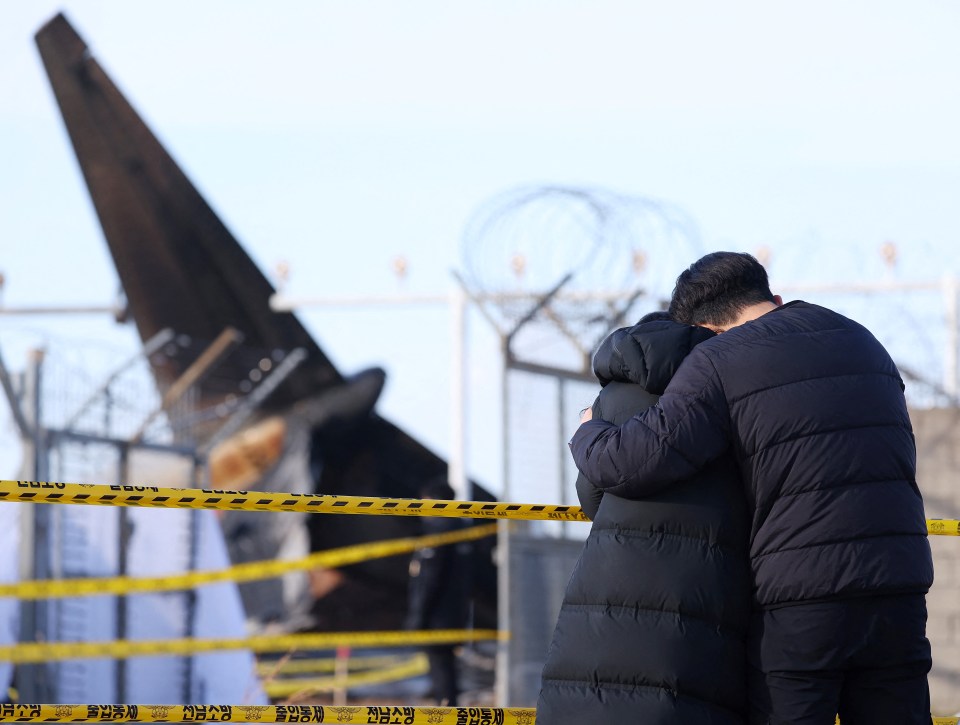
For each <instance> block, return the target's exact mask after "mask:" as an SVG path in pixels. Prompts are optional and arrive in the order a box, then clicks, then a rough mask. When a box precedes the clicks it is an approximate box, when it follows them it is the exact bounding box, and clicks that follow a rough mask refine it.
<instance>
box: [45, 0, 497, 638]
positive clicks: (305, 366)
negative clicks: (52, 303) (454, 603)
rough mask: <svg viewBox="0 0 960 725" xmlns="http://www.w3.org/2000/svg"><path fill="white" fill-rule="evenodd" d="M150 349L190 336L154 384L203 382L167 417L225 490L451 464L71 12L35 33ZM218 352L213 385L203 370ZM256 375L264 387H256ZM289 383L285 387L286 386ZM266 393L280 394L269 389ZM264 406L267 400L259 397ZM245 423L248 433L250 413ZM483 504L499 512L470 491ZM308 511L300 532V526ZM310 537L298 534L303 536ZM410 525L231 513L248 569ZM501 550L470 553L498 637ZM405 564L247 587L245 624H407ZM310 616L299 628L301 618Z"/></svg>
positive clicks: (411, 484)
mask: <svg viewBox="0 0 960 725" xmlns="http://www.w3.org/2000/svg"><path fill="white" fill-rule="evenodd" d="M36 42H37V46H38V48H39V51H40V56H41V58H42V60H43V64H44V66H45V68H46V72H47V75H48V77H49V79H50V83H51V85H52V87H53V91H54V94H55V96H56V100H57V103H58V105H59V107H60V112H61V114H62V116H63V120H64V123H65V124H66V128H67V132H68V133H69V136H70V140H71V142H72V144H73V149H74V152H75V154H76V158H77V161H78V162H79V164H80V169H81V170H82V172H83V176H84V179H85V181H86V185H87V188H88V190H89V192H90V197H91V199H92V201H93V205H94V207H95V208H96V212H97V216H98V217H99V221H100V225H101V226H102V228H103V233H104V236H105V237H106V241H107V245H108V246H109V249H110V253H111V255H112V257H113V261H114V264H115V266H116V269H117V273H118V275H119V278H120V283H121V285H122V287H123V291H124V295H125V297H126V305H127V308H126V312H127V314H128V316H129V318H132V320H133V322H134V323H135V324H136V327H137V331H138V333H139V336H140V338H141V340H143V341H144V342H145V343H146V342H147V341H151V340H155V339H156V338H157V336H158V335H161V334H162V333H163V331H165V330H172V331H174V332H175V334H176V338H175V339H176V343H177V344H168V345H166V346H165V347H164V348H162V349H161V351H159V352H157V353H154V354H152V355H151V356H150V357H149V362H150V368H151V371H152V373H153V376H154V379H155V381H156V383H157V386H158V388H159V390H160V391H162V392H169V391H170V389H171V387H172V386H177V385H183V384H184V380H187V381H188V383H190V398H191V402H192V405H191V406H190V408H189V410H188V409H187V408H186V406H172V407H170V408H169V409H168V410H167V411H166V413H167V417H168V419H169V421H170V424H171V426H172V428H173V429H174V431H175V434H176V435H177V436H179V439H180V441H181V442H189V443H191V444H194V445H196V447H197V450H198V451H199V452H201V453H208V456H207V458H208V463H209V466H208V471H209V478H210V483H211V485H212V486H214V487H216V488H230V489H246V488H250V489H255V490H274V491H289V492H291V493H323V494H340V495H355V496H385V497H409V498H418V497H419V493H420V491H421V489H422V487H423V485H424V483H425V482H430V481H437V480H443V479H445V478H446V476H447V464H446V462H445V461H444V460H442V459H441V458H440V457H438V456H437V455H435V454H434V453H433V452H431V451H430V450H428V449H427V448H426V447H424V446H423V445H421V444H420V443H419V442H418V441H416V440H415V439H414V438H412V437H411V436H409V435H408V434H406V433H405V432H403V431H402V430H400V429H399V428H398V427H397V426H395V425H394V424H392V423H390V422H389V421H387V420H385V419H384V418H382V417H381V416H379V415H378V414H377V413H376V412H375V406H376V402H377V398H378V396H379V394H380V392H381V389H382V387H383V383H384V379H385V373H384V371H383V370H381V369H371V370H366V371H363V372H360V373H358V374H355V375H352V376H345V375H343V374H342V373H341V372H340V371H338V370H337V369H336V368H335V367H334V365H333V364H332V363H331V362H330V360H329V359H328V358H327V356H326V355H324V353H323V351H322V350H321V349H320V347H319V346H318V345H317V343H316V342H315V341H314V340H313V338H312V337H311V336H310V334H309V333H308V332H307V331H306V330H305V329H304V328H303V326H302V325H301V324H300V322H299V321H298V320H297V318H296V317H295V316H294V315H293V314H292V313H289V312H276V311H274V310H272V309H271V307H270V304H269V300H270V297H271V296H272V295H273V293H274V289H273V287H272V286H271V284H270V283H269V282H268V281H267V279H266V278H265V277H264V275H263V274H262V273H261V272H260V270H259V269H258V268H257V267H256V265H255V264H254V263H253V261H252V260H251V259H250V257H249V256H247V254H246V252H244V250H243V249H242V247H241V246H240V244H239V243H238V242H237V240H236V239H235V238H234V236H233V235H232V234H231V233H230V231H229V230H228V229H227V227H226V226H225V225H224V224H223V222H221V220H220V219H219V218H218V217H217V215H216V214H215V213H214V212H213V210H212V209H211V208H210V206H209V205H208V204H207V202H206V201H205V200H204V199H203V197H201V195H200V194H199V192H198V191H197V190H196V188H195V187H194V186H193V184H192V183H191V182H190V180H189V179H188V178H187V177H186V176H185V175H184V173H183V172H182V171H181V170H180V168H179V167H178V166H177V164H176V163H175V162H174V160H173V159H172V158H171V156H170V155H169V154H168V153H167V151H166V150H165V149H164V148H163V146H162V145H161V144H160V142H159V141H158V140H157V138H156V137H155V136H154V134H153V133H152V132H151V131H150V129H149V128H148V127H147V125H146V124H145V123H144V122H143V120H142V119H141V118H140V117H139V115H138V114H137V113H136V111H135V110H134V109H133V108H132V107H131V105H130V104H129V103H128V101H127V100H126V99H125V98H124V96H123V95H122V94H121V92H120V91H119V90H118V89H117V87H116V86H115V85H114V83H113V82H112V81H111V79H110V78H109V77H108V76H107V74H106V73H105V72H104V70H103V68H101V66H100V65H99V64H98V63H97V61H96V60H95V59H94V58H93V57H92V56H91V55H90V53H89V51H88V48H87V45H86V44H85V43H84V41H83V39H82V38H81V37H80V36H79V35H78V34H77V33H76V31H75V30H74V29H73V27H71V25H70V23H69V22H68V21H67V20H66V18H65V17H64V16H63V15H57V16H56V17H54V18H53V19H52V20H50V21H49V22H48V23H47V24H46V25H44V26H43V27H42V28H41V29H40V30H39V31H38V32H37V34H36ZM203 356H206V357H207V358H208V360H207V363H208V364H209V363H210V362H211V360H210V358H211V357H212V358H213V359H214V360H213V364H212V365H211V366H210V368H211V370H212V372H211V373H210V374H208V375H205V376H203V377H201V376H193V379H191V375H190V371H191V369H192V366H195V365H196V363H197V360H198V359H199V358H202V357H203ZM251 380H253V381H257V380H260V384H259V385H253V384H252V383H251ZM277 380H279V382H277ZM267 391H269V392H267ZM258 394H259V398H258V397H257V396H258ZM245 413H246V415H247V417H246V419H245V420H243V425H242V426H241V425H238V424H237V423H238V421H240V420H242V419H243V418H244V415H245ZM471 494H472V495H471V498H474V499H478V500H488V501H489V500H493V498H492V496H491V495H490V494H489V493H488V492H486V491H485V490H484V489H482V488H481V487H480V486H478V485H476V484H472V492H471ZM297 516H299V517H300V518H299V520H298V519H296V518H291V517H297ZM294 524H296V525H294ZM422 524H423V522H422V520H421V519H419V518H408V517H399V516H398V517H389V516H358V515H339V516H334V515H319V514H314V515H306V514H302V515H298V514H287V513H264V512H227V513H226V514H225V515H224V517H223V527H224V532H225V536H226V540H227V546H228V549H229V551H230V554H231V559H232V560H233V561H234V562H237V563H239V562H242V561H252V560H258V559H270V558H275V557H282V556H291V555H294V554H296V553H298V552H302V553H304V554H306V553H307V551H308V550H310V551H318V550H324V549H330V548H335V547H340V546H347V545H350V544H358V543H363V542H369V541H377V540H383V539H392V538H397V537H404V536H415V535H418V534H419V533H420V532H421V530H422ZM491 547H492V543H491V542H490V540H489V539H487V540H484V541H481V542H480V544H479V546H477V547H475V549H474V551H475V554H474V556H472V557H471V558H470V561H471V564H470V565H471V569H472V572H471V579H472V581H473V582H474V589H475V596H474V607H473V610H474V612H475V622H474V624H475V625H476V626H480V627H489V626H495V620H496V574H495V571H494V565H493V563H492V557H491V556H490V554H491ZM408 563H409V556H394V557H390V558H384V559H375V560H371V561H367V562H363V563H359V564H354V565H351V566H349V567H345V568H343V569H337V570H315V571H313V572H311V575H310V577H309V578H308V581H307V582H304V580H303V578H301V579H300V580H299V583H293V584H291V582H290V581H289V580H288V581H286V582H285V583H284V582H281V581H279V580H271V581H267V582H254V583H250V584H244V585H241V595H242V597H243V599H244V604H245V606H246V608H247V611H248V616H250V617H252V618H254V619H257V620H259V621H261V622H264V623H266V622H270V621H274V620H275V621H277V622H278V623H284V624H286V625H287V626H290V623H291V620H292V621H293V622H294V623H295V626H294V627H293V628H310V629H322V630H363V629H367V630H369V629H380V628H387V629H393V628H397V627H399V626H400V625H401V622H402V620H403V617H404V614H405V610H406V597H407V582H408ZM301 617H302V618H301Z"/></svg>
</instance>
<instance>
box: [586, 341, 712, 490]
mask: <svg viewBox="0 0 960 725" xmlns="http://www.w3.org/2000/svg"><path fill="white" fill-rule="evenodd" d="M703 347H706V344H705V345H702V346H700V347H698V348H697V349H695V350H694V351H693V352H692V353H691V354H690V356H689V357H687V359H686V360H685V361H684V362H683V364H682V365H681V366H680V369H679V370H677V373H676V375H675V376H674V378H673V380H672V381H671V382H670V385H669V386H668V387H667V389H666V391H665V392H664V394H663V396H661V398H660V401H659V402H658V403H657V405H655V406H653V407H652V408H649V409H647V410H645V411H644V412H643V413H640V414H639V415H636V416H634V417H633V418H631V419H630V420H628V421H627V422H626V423H624V424H623V425H622V426H619V427H617V426H615V425H611V424H610V423H607V422H605V421H602V420H591V421H588V422H586V423H584V424H583V425H581V426H580V428H579V429H578V430H577V432H576V433H574V435H573V438H572V439H571V440H570V451H571V453H572V454H573V459H574V461H575V462H576V464H577V468H579V469H580V471H581V472H582V473H583V475H584V476H585V477H586V479H587V480H588V481H590V482H591V483H592V484H593V485H594V486H596V487H597V488H599V489H601V490H603V491H604V492H605V493H612V494H614V495H617V496H620V497H622V498H629V499H636V498H644V497H646V496H649V495H650V494H652V493H655V492H656V491H659V490H660V489H662V488H665V487H666V486H669V485H670V484H672V483H675V482H677V481H681V480H683V479H685V478H689V477H690V476H692V475H694V474H695V473H697V471H699V470H700V469H702V468H703V467H704V466H706V465H707V464H708V463H709V462H710V461H712V460H714V459H715V458H717V457H718V456H720V455H721V454H722V453H723V452H724V451H725V450H727V448H728V447H729V445H730V414H729V408H728V405H727V400H726V396H725V395H724V391H723V385H722V382H721V380H720V378H719V376H718V375H717V372H716V369H715V368H714V366H713V363H712V361H711V360H710V358H709V356H708V355H707V354H706V352H705V351H704V350H703Z"/></svg>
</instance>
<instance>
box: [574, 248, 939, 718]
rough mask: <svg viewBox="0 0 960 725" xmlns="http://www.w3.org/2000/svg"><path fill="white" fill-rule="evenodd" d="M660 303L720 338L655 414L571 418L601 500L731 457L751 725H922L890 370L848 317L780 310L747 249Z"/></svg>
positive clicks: (923, 555)
mask: <svg viewBox="0 0 960 725" xmlns="http://www.w3.org/2000/svg"><path fill="white" fill-rule="evenodd" d="M670 314H671V317H673V318H674V319H676V320H679V321H682V322H685V323H689V324H695V325H700V326H703V327H706V328H709V329H711V330H713V331H714V332H717V333H721V334H718V335H717V336H716V337H713V338H711V339H709V340H706V341H705V342H703V343H702V344H700V345H698V346H697V347H696V349H694V350H693V352H691V353H690V356H689V357H688V358H687V359H686V361H685V362H684V363H683V365H682V366H681V368H680V369H679V370H678V371H677V374H676V375H675V376H674V377H673V380H672V381H671V382H670V385H669V386H668V387H667V389H666V391H664V394H663V395H662V396H661V398H660V401H659V403H658V404H657V406H656V407H655V408H650V409H647V410H646V411H644V412H642V413H640V414H639V415H636V416H634V417H632V418H630V419H629V420H627V421H626V422H624V423H623V424H622V425H620V426H617V425H611V424H610V423H607V422H604V421H602V420H587V421H585V422H584V423H583V425H581V426H580V428H579V430H577V432H576V433H575V434H574V436H573V438H572V440H571V441H570V448H571V451H572V453H573V457H574V460H575V461H576V462H577V467H578V468H579V469H580V470H581V471H582V472H583V473H584V475H585V476H586V477H587V478H588V479H589V480H590V481H591V482H592V483H594V484H595V485H597V486H599V487H601V488H603V490H604V498H603V502H604V503H606V500H607V498H606V497H607V494H608V493H609V494H615V495H617V496H623V497H625V498H630V499H636V500H637V501H638V503H639V502H640V501H641V500H648V499H649V497H650V496H651V495H653V494H656V495H663V494H667V493H669V492H670V491H676V490H679V488H680V487H681V486H683V485H685V484H684V483H682V482H684V481H687V480H688V479H690V477H691V476H699V475H701V473H702V472H705V471H708V470H711V468H712V467H713V466H714V465H716V461H719V460H727V459H729V458H730V457H733V458H734V459H735V460H736V462H737V465H738V468H739V470H740V476H741V479H742V481H743V484H744V487H745V490H746V496H747V501H748V505H749V510H750V516H751V526H750V562H751V566H752V575H753V591H754V610H753V615H752V618H751V627H750V639H749V648H748V652H749V670H748V675H749V707H750V722H751V723H755V724H756V725H786V724H787V723H789V724H791V725H793V724H802V725H831V724H832V723H833V722H834V718H835V717H836V715H837V714H838V713H839V715H840V721H841V722H842V723H843V724H844V725H865V724H869V725H921V724H923V725H929V723H930V696H929V691H928V688H927V673H928V672H929V670H930V666H931V659H930V643H929V641H928V640H927V638H926V632H925V629H926V620H927V609H926V599H925V595H926V592H927V590H928V589H929V588H930V585H931V583H932V582H933V561H932V558H931V555H930V544H929V542H928V541H927V526H926V522H925V515H924V510H923V500H922V498H921V495H920V490H919V488H918V487H917V481H916V455H917V454H916V444H915V441H914V436H913V429H912V427H911V424H910V417H909V415H908V412H907V405H906V400H905V399H904V395H903V390H904V387H903V380H902V379H901V377H900V374H899V372H898V371H897V366H896V365H895V364H894V362H893V360H892V359H891V358H890V355H889V354H888V353H887V351H886V350H885V349H884V348H883V346H882V345H881V344H880V343H879V342H878V341H877V339H876V338H875V337H874V336H873V335H872V334H871V333H870V332H869V331H868V330H867V329H866V328H864V327H863V326H862V325H859V324H857V323H856V322H854V321H853V320H850V319H848V318H846V317H844V316H843V315H840V314H837V313H836V312H833V311H832V310H829V309H826V308H824V307H819V306H818V305H813V304H809V303H807V302H802V301H799V300H797V301H793V302H789V303H787V304H783V301H782V300H781V299H780V297H779V296H776V295H774V294H772V293H771V291H770V286H769V283H768V281H767V273H766V270H765V269H764V268H763V266H762V265H761V264H760V263H759V262H757V260H756V259H754V258H753V257H751V256H750V255H749V254H742V253H736V252H714V253H712V254H708V255H707V256H705V257H703V258H702V259H700V260H698V261H697V262H694V263H693V264H692V265H691V266H690V268H689V269H687V270H685V271H684V272H683V273H682V274H681V275H680V276H679V277H678V278H677V283H676V287H675V288H674V291H673V298H672V301H671V304H670Z"/></svg>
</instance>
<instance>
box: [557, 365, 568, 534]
mask: <svg viewBox="0 0 960 725" xmlns="http://www.w3.org/2000/svg"><path fill="white" fill-rule="evenodd" d="M563 393H564V382H563V378H560V377H558V378H557V445H558V447H557V452H558V453H559V455H558V456H557V463H558V464H559V466H560V470H559V471H557V480H558V482H559V490H558V491H557V493H558V496H557V501H558V502H560V503H563V502H564V501H566V500H567V466H566V460H567V436H566V424H567V406H566V401H565V400H564V395H563ZM560 538H562V539H565V538H567V522H566V521H561V522H560Z"/></svg>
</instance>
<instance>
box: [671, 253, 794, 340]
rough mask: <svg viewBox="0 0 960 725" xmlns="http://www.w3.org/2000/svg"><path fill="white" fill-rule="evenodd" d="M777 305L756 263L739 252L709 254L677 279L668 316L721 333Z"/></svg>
mask: <svg viewBox="0 0 960 725" xmlns="http://www.w3.org/2000/svg"><path fill="white" fill-rule="evenodd" d="M780 303H781V300H780V298H779V297H778V296H776V295H774V294H772V293H771V292H770V284H769V282H768V281H767V271H766V270H765V269H764V268H763V265H762V264H760V262H758V261H757V260H756V259H754V258H753V257H752V256H750V255H749V254H745V253H742V252H713V253H712V254H708V255H706V256H705V257H701V258H700V259H698V260H697V261H696V262H694V263H693V264H691V265H690V267H689V269H686V270H684V271H683V272H682V273H681V274H680V276H679V277H677V284H676V286H675V287H674V288H673V297H672V299H671V300H670V316H671V317H672V318H673V319H674V320H676V321H677V322H682V323H684V324H687V325H701V326H703V327H709V328H711V329H713V330H715V331H716V332H722V331H724V330H727V329H729V328H731V327H734V326H735V325H738V324H742V323H743V322H745V321H746V319H754V318H755V317H759V315H760V314H763V313H765V312H768V311H769V310H770V309H773V307H776V306H777V305H779V304H780ZM754 312H757V313H758V314H753V313H754ZM745 317H746V319H744V318H745Z"/></svg>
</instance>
